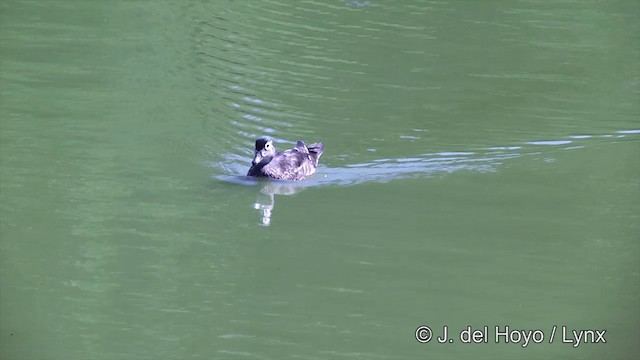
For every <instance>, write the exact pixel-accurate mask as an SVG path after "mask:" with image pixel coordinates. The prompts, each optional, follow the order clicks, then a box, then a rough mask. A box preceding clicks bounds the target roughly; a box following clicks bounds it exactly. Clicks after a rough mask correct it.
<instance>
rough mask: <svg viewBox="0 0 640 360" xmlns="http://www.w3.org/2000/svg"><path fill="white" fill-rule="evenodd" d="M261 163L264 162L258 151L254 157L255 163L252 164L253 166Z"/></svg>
mask: <svg viewBox="0 0 640 360" xmlns="http://www.w3.org/2000/svg"><path fill="white" fill-rule="evenodd" d="M260 161H262V154H261V153H260V152H259V151H256V153H255V154H254V156H253V161H252V162H251V163H252V164H253V165H258V164H259V163H260Z"/></svg>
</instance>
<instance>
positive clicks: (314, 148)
mask: <svg viewBox="0 0 640 360" xmlns="http://www.w3.org/2000/svg"><path fill="white" fill-rule="evenodd" d="M307 149H309V157H311V158H312V159H313V161H314V163H315V164H316V166H317V165H318V160H320V156H321V155H322V153H323V152H324V145H323V144H322V143H314V144H310V145H309V146H307Z"/></svg>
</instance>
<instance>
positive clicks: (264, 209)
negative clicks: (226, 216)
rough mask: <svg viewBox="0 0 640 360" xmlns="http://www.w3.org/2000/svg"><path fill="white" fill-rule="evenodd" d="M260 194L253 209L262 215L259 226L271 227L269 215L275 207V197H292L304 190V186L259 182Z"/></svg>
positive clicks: (288, 183) (280, 182)
mask: <svg viewBox="0 0 640 360" xmlns="http://www.w3.org/2000/svg"><path fill="white" fill-rule="evenodd" d="M260 185H261V189H260V194H258V197H257V199H256V202H255V203H254V204H253V208H254V209H256V210H258V211H259V212H260V214H261V215H262V219H261V225H263V226H269V225H271V215H272V214H273V209H274V208H275V206H276V199H275V198H276V195H294V194H296V193H298V192H300V191H301V190H303V189H304V186H302V185H299V184H295V183H291V182H288V181H278V180H275V181H274V180H271V181H260Z"/></svg>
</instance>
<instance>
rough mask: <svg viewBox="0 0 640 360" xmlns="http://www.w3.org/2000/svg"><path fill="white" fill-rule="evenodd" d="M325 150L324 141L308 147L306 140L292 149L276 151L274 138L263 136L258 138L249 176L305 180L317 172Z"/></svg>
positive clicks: (297, 143) (299, 142)
mask: <svg viewBox="0 0 640 360" xmlns="http://www.w3.org/2000/svg"><path fill="white" fill-rule="evenodd" d="M323 151H324V145H322V143H315V144H311V145H309V146H308V147H307V146H305V145H304V142H302V141H298V142H296V146H295V147H293V148H292V149H289V150H285V151H280V152H276V148H275V147H274V146H273V140H271V139H268V138H264V137H261V138H259V139H258V140H256V148H255V152H254V156H253V161H252V166H251V168H250V169H249V172H248V173H247V176H253V177H268V178H272V179H280V180H293V181H299V180H304V179H306V178H307V177H309V176H311V175H313V174H315V172H316V168H317V167H318V160H319V159H320V155H322V152H323Z"/></svg>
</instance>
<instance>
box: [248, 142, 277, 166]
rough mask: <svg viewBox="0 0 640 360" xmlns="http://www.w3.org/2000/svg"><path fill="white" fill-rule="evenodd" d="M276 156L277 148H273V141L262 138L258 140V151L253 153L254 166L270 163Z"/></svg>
mask: <svg viewBox="0 0 640 360" xmlns="http://www.w3.org/2000/svg"><path fill="white" fill-rule="evenodd" d="M275 154H276V148H275V147H274V146H273V140H271V139H267V138H260V139H258V140H256V149H255V151H254V153H253V161H252V163H253V165H258V164H259V163H261V162H265V163H268V162H269V161H271V159H273V157H274V156H275Z"/></svg>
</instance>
